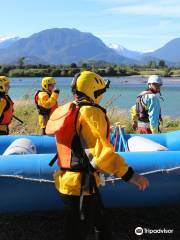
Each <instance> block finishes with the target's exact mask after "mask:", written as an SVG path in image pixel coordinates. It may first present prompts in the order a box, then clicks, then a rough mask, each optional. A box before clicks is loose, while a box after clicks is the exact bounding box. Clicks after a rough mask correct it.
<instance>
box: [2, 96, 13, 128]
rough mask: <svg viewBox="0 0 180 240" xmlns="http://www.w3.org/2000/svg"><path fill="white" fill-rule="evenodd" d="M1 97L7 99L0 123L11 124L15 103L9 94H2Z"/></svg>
mask: <svg viewBox="0 0 180 240" xmlns="http://www.w3.org/2000/svg"><path fill="white" fill-rule="evenodd" d="M0 98H4V99H5V100H6V107H5V109H4V111H3V113H2V115H1V117H0V124H1V125H9V124H10V122H11V120H12V117H13V112H14V108H13V105H14V103H13V101H12V100H11V98H10V97H9V96H8V95H5V94H4V95H1V96H0Z"/></svg>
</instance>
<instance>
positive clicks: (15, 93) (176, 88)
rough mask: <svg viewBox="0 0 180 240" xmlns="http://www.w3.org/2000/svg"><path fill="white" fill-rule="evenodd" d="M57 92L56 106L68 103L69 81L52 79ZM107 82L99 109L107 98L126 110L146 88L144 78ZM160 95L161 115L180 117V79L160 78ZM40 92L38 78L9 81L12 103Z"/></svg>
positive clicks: (114, 79)
mask: <svg viewBox="0 0 180 240" xmlns="http://www.w3.org/2000/svg"><path fill="white" fill-rule="evenodd" d="M55 79H56V81H57V88H59V89H60V90H61V92H60V98H59V102H62V101H64V99H65V100H67V101H69V100H70V99H71V98H72V97H71V89H70V85H71V81H72V78H69V77H62V78H55ZM108 79H109V80H110V81H111V84H110V88H109V89H108V90H107V92H106V93H105V94H104V98H103V101H102V105H103V104H104V103H106V102H107V101H108V100H109V99H110V98H113V99H114V100H113V103H112V104H111V105H110V107H112V106H115V107H119V108H121V109H129V108H130V107H131V106H132V105H133V104H134V102H135V98H136V96H137V95H138V94H139V92H140V91H142V90H144V89H145V88H146V82H147V78H146V77H141V76H131V77H108ZM163 82H164V85H163V87H162V95H163V98H164V100H165V101H164V102H163V101H161V106H162V114H163V115H169V116H172V117H177V116H180V107H179V102H180V94H179V92H180V78H163ZM38 89H41V78H23V77H20V78H11V89H10V95H11V97H12V98H13V99H27V98H30V99H33V96H34V93H35V91H36V90H38Z"/></svg>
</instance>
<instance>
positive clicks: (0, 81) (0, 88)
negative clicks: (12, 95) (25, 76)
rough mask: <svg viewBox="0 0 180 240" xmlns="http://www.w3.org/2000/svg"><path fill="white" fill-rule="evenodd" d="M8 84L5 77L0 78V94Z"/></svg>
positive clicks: (7, 79)
mask: <svg viewBox="0 0 180 240" xmlns="http://www.w3.org/2000/svg"><path fill="white" fill-rule="evenodd" d="M8 83H9V78H8V77H6V76H0V92H5V91H6V84H8Z"/></svg>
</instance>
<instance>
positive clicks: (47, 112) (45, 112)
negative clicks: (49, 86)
mask: <svg viewBox="0 0 180 240" xmlns="http://www.w3.org/2000/svg"><path fill="white" fill-rule="evenodd" d="M40 92H44V91H42V90H38V91H37V92H36V93H35V95H34V101H35V104H36V107H37V110H38V113H39V114H40V115H43V116H44V115H48V116H49V115H51V114H52V112H53V111H54V110H55V109H56V108H57V107H58V104H57V103H56V104H55V105H54V106H52V107H51V108H44V107H42V106H39V105H38V95H39V93H40ZM47 94H48V95H49V97H50V96H51V94H50V93H48V92H47Z"/></svg>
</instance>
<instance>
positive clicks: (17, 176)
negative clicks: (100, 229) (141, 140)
mask: <svg viewBox="0 0 180 240" xmlns="http://www.w3.org/2000/svg"><path fill="white" fill-rule="evenodd" d="M176 170H180V166H177V167H173V168H167V169H159V170H152V171H148V172H144V173H139V174H140V175H150V174H155V173H167V174H168V173H170V172H173V171H176ZM0 178H15V179H19V180H25V181H32V182H40V183H54V181H53V180H48V179H39V178H28V177H23V176H20V175H8V174H1V175H0ZM119 180H122V178H120V177H115V176H114V175H110V176H109V177H107V179H105V182H112V183H113V182H114V181H119Z"/></svg>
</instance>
